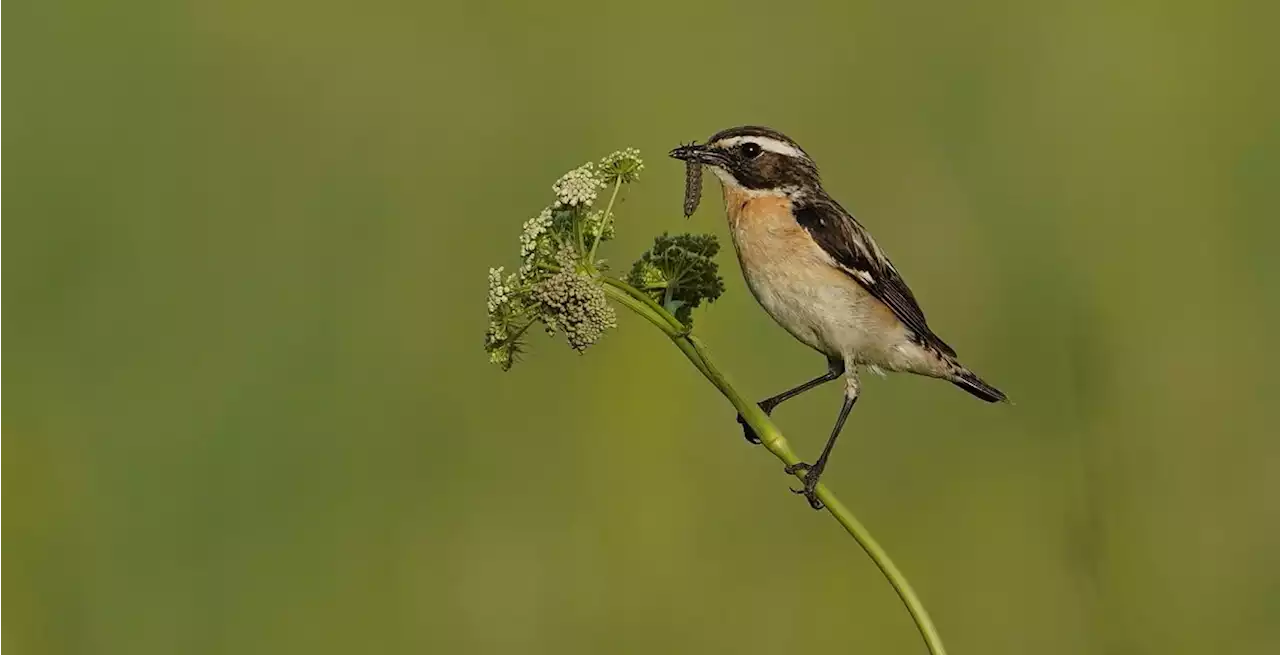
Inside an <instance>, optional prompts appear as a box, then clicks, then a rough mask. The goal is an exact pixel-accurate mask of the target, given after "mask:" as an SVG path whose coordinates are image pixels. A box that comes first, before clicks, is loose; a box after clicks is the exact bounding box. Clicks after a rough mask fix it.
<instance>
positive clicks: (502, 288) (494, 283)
mask: <svg viewBox="0 0 1280 655" xmlns="http://www.w3.org/2000/svg"><path fill="white" fill-rule="evenodd" d="M502 269H503V267H502V266H499V267H497V268H491V269H489V313H490V314H493V313H494V312H496V311H498V308H499V307H502V306H503V305H505V304H507V301H509V300H511V294H512V293H514V291H513V289H512V287H513V286H514V284H515V277H514V276H508V277H507V279H506V281H505V282H504V281H503V280H502Z"/></svg>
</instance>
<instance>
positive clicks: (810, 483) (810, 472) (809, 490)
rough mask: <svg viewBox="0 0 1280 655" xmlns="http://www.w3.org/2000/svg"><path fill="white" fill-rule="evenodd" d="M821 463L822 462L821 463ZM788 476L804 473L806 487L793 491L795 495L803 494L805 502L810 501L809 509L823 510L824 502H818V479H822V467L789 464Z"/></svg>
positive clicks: (785, 469) (802, 463)
mask: <svg viewBox="0 0 1280 655" xmlns="http://www.w3.org/2000/svg"><path fill="white" fill-rule="evenodd" d="M819 463H821V462H819ZM782 470H783V471H786V473H787V475H797V474H799V473H804V486H803V487H801V488H799V489H794V488H793V489H792V490H791V493H793V494H802V495H803V496H804V497H805V500H808V501H809V507H812V508H814V509H822V501H821V500H818V492H817V488H818V478H820V477H822V467H816V466H811V465H809V464H806V463H804V462H798V463H796V464H788V465H787V467H786V468H784V469H782Z"/></svg>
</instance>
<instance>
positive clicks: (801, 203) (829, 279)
mask: <svg viewBox="0 0 1280 655" xmlns="http://www.w3.org/2000/svg"><path fill="white" fill-rule="evenodd" d="M671 156H672V157H675V158H676V159H680V160H683V161H685V162H686V163H687V165H689V166H691V167H695V168H696V167H698V166H705V167H707V168H709V169H710V170H711V172H712V173H714V174H715V176H716V177H717V178H718V179H719V180H720V186H721V188H722V189H723V191H724V206H725V212H726V214H727V217H728V219H729V231H730V233H731V234H732V236H733V245H734V249H735V250H737V253H738V262H739V263H740V264H741V266H742V273H743V276H744V277H745V278H746V281H747V287H748V288H750V289H751V293H752V295H754V296H755V298H756V300H757V301H759V303H760V305H761V306H762V307H764V309H765V311H766V312H768V313H769V315H770V316H772V317H773V319H774V320H775V321H777V322H778V323H779V324H780V325H782V327H783V328H785V329H786V330H787V331H788V332H790V333H791V335H792V336H794V337H795V338H796V339H799V340H800V341H801V342H802V343H804V344H805V345H808V346H809V347H810V348H813V349H814V350H817V351H818V352H820V353H822V354H823V355H825V356H826V358H827V372H826V373H825V374H824V375H822V376H819V377H817V378H814V379H813V380H810V381H808V382H805V383H804V384H801V385H799V386H797V387H795V388H793V389H788V390H786V391H783V392H782V393H780V394H778V395H776V396H773V397H771V398H768V399H766V400H764V401H762V402H760V408H761V409H763V410H764V411H765V413H766V414H768V413H770V412H772V411H773V409H774V408H775V407H777V406H778V405H779V404H781V403H782V402H783V401H785V400H789V399H791V398H794V397H796V396H798V395H800V394H802V393H804V392H806V391H808V390H810V389H813V388H815V387H817V386H819V385H821V384H824V383H826V382H830V381H832V380H835V379H836V378H838V377H840V376H841V375H843V376H844V383H845V387H844V402H843V404H842V405H841V407H840V414H839V415H838V417H837V418H836V424H835V427H834V428H833V429H832V430H831V436H830V437H828V439H827V443H826V445H825V446H824V447H823V449H822V454H821V455H819V456H818V459H817V460H815V461H814V463H813V464H804V463H802V464H798V465H796V466H793V467H788V470H787V472H788V473H791V474H795V473H799V472H804V474H805V476H804V488H803V489H799V490H796V491H797V493H803V494H804V495H805V496H806V498H808V500H809V504H810V505H812V506H813V507H814V508H815V509H818V508H821V507H822V504H821V503H820V502H819V501H818V499H817V497H816V495H815V493H814V488H815V487H816V485H817V484H818V479H819V478H820V477H821V476H822V472H823V469H825V468H826V465H827V459H828V458H829V457H830V455H831V448H832V446H834V445H835V442H836V438H837V437H838V436H840V430H841V428H843V427H844V423H845V420H846V419H847V418H848V416H849V411H850V410H851V409H852V408H853V404H854V402H855V401H857V399H858V392H859V389H860V386H861V385H860V384H859V381H858V369H859V367H866V368H869V369H872V370H877V371H899V372H906V373H915V374H917V375H926V376H929V377H934V378H940V379H943V380H947V381H949V382H952V383H954V384H955V385H956V386H958V387H960V388H961V389H964V390H965V391H968V392H969V393H971V394H973V395H975V396H977V397H978V398H981V399H983V400H985V401H987V402H999V401H1003V400H1005V395H1004V394H1003V393H1001V392H1000V390H999V389H996V388H995V387H993V386H991V385H989V384H987V383H986V382H983V381H982V380H981V379H980V378H979V377H978V376H977V375H975V374H974V373H973V372H972V371H970V370H969V369H968V368H965V367H964V366H963V365H962V364H960V362H959V360H957V359H956V351H955V350H954V349H953V348H951V346H948V345H947V344H946V343H945V342H943V340H942V339H941V338H940V337H939V336H938V335H937V334H934V332H933V330H931V329H929V325H928V323H926V322H925V317H924V312H923V311H922V310H921V309H920V305H919V303H917V302H916V299H915V296H914V295H913V294H912V293H911V289H910V288H908V287H907V283H906V282H905V281H904V280H903V279H902V276H901V275H900V274H899V273H898V270H897V269H896V268H894V266H893V264H892V263H891V262H890V261H889V258H888V257H886V256H885V254H884V251H883V250H881V249H880V246H878V245H877V244H876V242H875V240H874V239H872V238H871V235H870V234H869V233H867V231H866V229H865V228H863V227H862V225H861V224H860V223H858V221H857V219H855V218H854V217H853V215H852V214H850V213H849V212H848V211H846V210H845V209H844V207H841V206H840V203H838V202H836V201H835V200H834V199H832V198H831V196H830V195H828V194H827V192H826V191H825V190H824V189H823V188H822V180H821V179H820V178H819V176H818V167H817V166H816V165H815V164H814V162H813V159H812V158H811V157H809V155H808V154H807V153H806V152H805V151H804V150H803V149H802V148H801V147H800V146H799V145H798V144H797V143H796V142H795V141H793V140H791V139H790V138H788V137H787V136H785V135H784V134H782V133H781V132H778V131H776V130H772V129H769V128H766V127H755V126H744V127H735V128H731V129H727V130H723V131H721V132H718V133H716V134H715V135H713V136H712V137H711V138H710V139H708V140H707V142H706V144H704V145H696V144H691V145H687V146H681V147H679V148H676V149H675V150H673V151H671ZM689 177H690V179H691V180H692V179H694V178H695V174H694V172H693V171H692V170H691V173H690V176H689ZM693 205H695V206H696V203H693ZM690 206H691V203H690V202H689V200H688V199H687V200H686V208H689V207H690ZM687 211H692V210H691V209H688V210H687ZM738 420H739V422H742V417H741V416H739V417H738ZM743 428H744V430H745V432H746V436H747V439H748V440H751V441H752V442H754V443H759V439H758V438H757V437H756V435H755V434H754V432H752V431H751V429H750V428H749V427H747V426H746V424H745V422H743Z"/></svg>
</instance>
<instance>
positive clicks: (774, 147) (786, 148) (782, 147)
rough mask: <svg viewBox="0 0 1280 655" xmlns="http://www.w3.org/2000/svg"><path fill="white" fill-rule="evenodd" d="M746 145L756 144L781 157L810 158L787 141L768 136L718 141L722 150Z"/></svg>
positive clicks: (731, 138)
mask: <svg viewBox="0 0 1280 655" xmlns="http://www.w3.org/2000/svg"><path fill="white" fill-rule="evenodd" d="M744 143H754V144H756V145H758V146H760V148H761V149H763V150H768V151H769V152H776V153H778V154H779V155H785V156H787V157H797V158H800V159H808V158H809V156H808V155H806V154H804V151H803V150H801V149H799V148H797V147H795V146H793V145H791V144H790V143H787V142H786V141H779V140H777V139H773V138H770V137H767V136H732V137H729V138H727V139H721V140H719V141H717V142H716V145H718V146H720V147H722V148H732V147H734V146H738V145H742V144H744Z"/></svg>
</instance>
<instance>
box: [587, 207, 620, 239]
mask: <svg viewBox="0 0 1280 655" xmlns="http://www.w3.org/2000/svg"><path fill="white" fill-rule="evenodd" d="M602 222H604V212H603V211H595V212H591V213H590V214H587V217H586V218H585V219H583V221H582V225H583V227H585V228H586V230H587V232H588V233H589V234H595V233H596V231H597V230H599V231H600V240H601V241H608V240H610V239H612V238H613V236H614V229H613V221H609V222H608V223H604V225H603V226H601V223H602Z"/></svg>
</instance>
